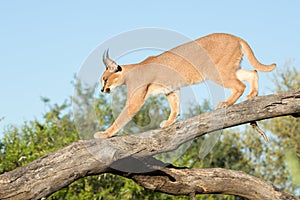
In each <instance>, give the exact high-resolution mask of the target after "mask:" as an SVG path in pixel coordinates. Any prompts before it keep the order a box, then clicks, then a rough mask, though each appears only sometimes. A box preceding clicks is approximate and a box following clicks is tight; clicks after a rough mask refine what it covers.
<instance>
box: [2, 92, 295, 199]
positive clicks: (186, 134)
mask: <svg viewBox="0 0 300 200" xmlns="http://www.w3.org/2000/svg"><path fill="white" fill-rule="evenodd" d="M299 114H300V89H297V90H294V91H289V92H285V93H280V94H275V95H268V96H261V97H255V98H253V99H251V100H250V101H245V102H242V103H239V104H236V105H233V106H231V107H229V108H227V109H218V110H214V111H212V112H208V113H204V114H202V115H199V116H196V117H193V118H190V119H188V120H185V121H181V122H178V123H175V124H174V125H172V126H170V127H168V128H164V129H159V130H151V131H147V132H144V133H140V134H134V135H129V136H121V137H113V138H109V139H98V140H96V139H93V140H85V141H78V142H75V143H73V144H70V145H69V146H67V147H65V148H63V149H60V150H58V151H55V152H53V153H51V154H49V155H46V156H43V157H41V158H39V159H37V160H35V161H33V162H31V163H29V164H28V165H26V166H24V167H20V168H17V169H15V170H13V171H10V172H7V173H5V174H2V175H0V199H3V200H4V199H41V198H42V197H47V196H49V195H50V194H52V193H54V192H55V191H58V190H59V189H61V188H63V187H65V186H67V185H69V184H70V183H72V182H74V181H75V180H77V179H78V178H81V177H85V176H89V175H95V174H102V173H107V172H109V173H114V174H120V175H123V176H125V177H129V178H132V179H133V180H135V181H136V182H137V183H138V184H140V185H142V186H144V187H146V188H150V189H152V190H158V191H162V192H166V193H170V194H177V195H178V194H181V195H190V196H191V197H192V198H193V197H194V195H195V194H208V193H222V194H234V195H238V196H243V197H247V198H249V199H272V200H274V199H297V198H296V197H293V196H292V195H289V194H286V193H284V192H282V191H278V190H277V189H276V188H275V187H273V186H272V185H270V184H268V183H266V182H264V181H262V180H259V179H257V178H255V177H252V176H250V175H247V174H245V173H242V172H238V171H231V170H225V169H176V168H174V167H167V166H166V165H164V164H163V163H161V162H159V161H156V160H154V159H153V158H151V156H153V155H155V154H159V153H161V152H167V151H172V150H174V149H176V148H178V147H179V146H180V145H181V144H183V143H185V142H187V141H189V140H192V139H194V138H197V137H199V136H202V135H204V134H207V133H209V132H213V131H216V130H220V129H223V128H228V127H233V126H237V125H240V124H245V123H249V122H253V121H259V120H263V119H268V118H274V117H279V116H285V115H293V116H299ZM224 156H226V155H224ZM133 163H134V165H133ZM128 172H131V173H128Z"/></svg>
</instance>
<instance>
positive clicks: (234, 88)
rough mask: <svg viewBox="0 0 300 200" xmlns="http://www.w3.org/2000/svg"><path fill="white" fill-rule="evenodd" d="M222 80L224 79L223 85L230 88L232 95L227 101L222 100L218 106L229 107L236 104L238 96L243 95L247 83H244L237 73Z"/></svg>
mask: <svg viewBox="0 0 300 200" xmlns="http://www.w3.org/2000/svg"><path fill="white" fill-rule="evenodd" d="M222 80H223V83H222V85H223V87H225V88H228V89H230V91H231V95H230V96H229V97H228V99H227V100H226V101H224V102H220V103H219V104H218V105H217V108H221V107H228V106H231V105H232V104H234V103H235V102H236V101H237V100H238V98H240V96H242V94H243V92H244V90H245V87H246V85H245V84H243V83H242V82H241V81H240V80H239V79H238V78H237V76H236V75H235V74H232V76H231V77H228V78H226V79H222Z"/></svg>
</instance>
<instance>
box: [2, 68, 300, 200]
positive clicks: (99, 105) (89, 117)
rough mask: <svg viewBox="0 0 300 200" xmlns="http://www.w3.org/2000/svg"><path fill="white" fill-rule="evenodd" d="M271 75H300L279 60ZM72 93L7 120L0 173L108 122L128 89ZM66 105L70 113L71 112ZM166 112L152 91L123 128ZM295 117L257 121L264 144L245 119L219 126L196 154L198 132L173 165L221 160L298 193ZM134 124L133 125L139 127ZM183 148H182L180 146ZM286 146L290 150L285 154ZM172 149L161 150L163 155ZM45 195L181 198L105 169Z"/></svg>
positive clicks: (289, 78) (293, 80)
mask: <svg viewBox="0 0 300 200" xmlns="http://www.w3.org/2000/svg"><path fill="white" fill-rule="evenodd" d="M273 82H274V83H275V86H276V88H275V90H276V91H283V90H288V89H294V88H299V86H300V78H299V72H298V71H297V70H296V68H288V67H285V68H284V70H282V71H280V70H278V71H277V75H276V76H275V78H274V80H273ZM74 86H75V94H76V95H75V97H74V98H72V104H71V103H70V101H65V102H63V103H62V104H60V105H59V104H52V103H51V102H50V100H49V99H47V98H42V101H43V102H44V103H45V105H47V107H48V111H47V112H46V113H45V114H44V115H43V116H42V117H41V118H40V119H39V120H37V119H34V120H32V121H28V122H25V123H24V124H23V125H22V126H21V127H17V126H10V127H9V128H7V129H6V130H5V131H4V134H3V135H4V136H3V138H1V140H0V173H4V172H7V171H10V170H13V169H15V168H17V167H20V166H24V165H26V164H27V163H29V162H31V161H33V160H35V159H37V158H39V157H41V156H43V155H46V154H48V153H50V152H53V151H55V150H57V149H60V148H62V147H64V146H66V145H68V144H69V143H71V142H74V141H77V140H79V139H90V138H92V137H93V133H94V132H95V131H98V130H104V129H106V128H107V127H108V126H109V125H110V124H111V123H112V122H113V121H114V118H115V117H116V115H117V114H118V112H120V110H121V109H122V108H123V107H124V104H125V100H126V90H124V89H122V88H121V90H119V91H118V92H117V94H116V95H115V96H113V101H110V100H109V99H107V98H106V97H105V96H103V95H101V94H98V93H97V96H96V97H95V96H94V93H95V87H86V86H85V85H82V84H81V83H79V82H75V83H74ZM72 109H73V111H74V113H72ZM210 109H211V108H210V106H209V103H208V102H207V101H205V102H203V104H202V105H201V106H191V108H190V112H189V115H188V116H184V118H187V117H190V116H194V115H198V114H200V113H202V112H207V111H209V110H210ZM168 114H169V108H168V105H167V101H166V99H165V98H164V97H153V98H150V99H149V100H148V101H147V102H146V104H145V105H144V106H143V107H142V109H141V111H139V113H137V114H136V116H135V117H134V119H133V122H132V123H133V124H129V125H127V127H125V128H124V129H123V130H124V132H121V134H128V133H134V132H140V131H144V130H147V129H152V128H157V127H158V124H159V122H160V121H161V120H163V119H166V118H167V116H168ZM299 122H300V121H299V118H293V117H282V118H276V119H271V120H268V121H266V122H264V123H261V124H263V128H264V130H267V134H268V135H269V137H270V139H271V141H270V142H269V143H265V142H264V141H263V140H262V138H261V137H260V135H259V134H257V133H256V132H255V131H253V130H252V129H251V127H250V126H247V125H246V126H244V127H240V128H232V129H229V130H226V131H223V133H222V135H221V137H220V140H219V142H218V143H217V145H216V147H215V148H213V149H212V152H211V153H210V154H208V155H207V156H206V157H204V158H199V151H200V148H201V145H202V144H203V139H204V137H201V138H198V139H196V140H194V141H192V142H190V143H189V144H188V145H186V146H185V148H182V149H179V151H178V152H176V153H177V154H180V157H179V158H178V159H177V160H175V161H174V162H173V164H174V165H177V166H188V167H197V168H211V167H222V168H227V169H235V170H242V171H245V172H247V173H250V174H252V175H255V176H257V177H260V178H262V179H263V180H265V181H269V182H271V183H273V184H275V185H276V186H277V187H280V188H282V189H284V190H285V191H288V192H291V193H297V191H298V192H299V190H300V189H299V186H297V184H299V182H298V181H299V180H298V179H295V180H294V179H292V177H293V176H292V175H291V173H293V174H294V176H295V174H296V175H298V173H299V165H298V163H299V161H300V156H299V155H300V145H299V142H298V141H300V135H299V130H300V127H299V126H300V123H299ZM137 127H138V128H137ZM180 151H181V152H180ZM286 152H291V154H287V153H286ZM168 156H171V155H170V154H164V155H161V156H160V158H161V159H163V160H167V157H168ZM49 199H70V200H72V199H74V200H75V199H76V200H77V199H105V200H106V199H108V200H110V199H111V200H113V199H145V200H148V199H149V200H150V199H151V200H152V199H153V200H159V199H164V200H187V199H189V198H188V197H185V196H173V195H168V194H162V193H159V192H153V191H151V190H147V189H144V188H142V187H140V186H138V185H137V184H136V183H134V182H133V181H132V180H129V179H125V178H123V177H120V176H117V175H112V174H103V175H99V176H90V177H86V178H82V179H79V180H77V181H75V182H74V183H72V184H71V185H69V186H68V187H66V188H64V189H62V190H60V191H58V192H56V193H54V194H53V195H51V196H50V197H49ZM197 199H198V200H200V199H206V200H212V199H219V200H221V199H228V200H241V199H243V198H240V197H234V196H230V195H198V196H197Z"/></svg>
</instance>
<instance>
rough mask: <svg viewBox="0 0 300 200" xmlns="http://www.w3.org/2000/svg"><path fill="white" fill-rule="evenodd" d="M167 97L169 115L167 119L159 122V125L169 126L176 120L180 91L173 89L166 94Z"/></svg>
mask: <svg viewBox="0 0 300 200" xmlns="http://www.w3.org/2000/svg"><path fill="white" fill-rule="evenodd" d="M167 99H168V102H169V105H170V109H171V112H170V115H169V118H168V120H164V121H162V122H161V123H160V127H161V128H163V127H166V126H170V125H171V124H173V123H174V122H175V121H176V118H177V116H178V115H179V112H180V111H179V103H180V92H179V90H175V91H173V92H171V93H169V94H167Z"/></svg>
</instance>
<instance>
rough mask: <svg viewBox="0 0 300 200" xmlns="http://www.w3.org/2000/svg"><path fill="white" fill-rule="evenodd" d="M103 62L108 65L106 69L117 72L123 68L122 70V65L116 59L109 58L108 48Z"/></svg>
mask: <svg viewBox="0 0 300 200" xmlns="http://www.w3.org/2000/svg"><path fill="white" fill-rule="evenodd" d="M103 63H104V64H105V66H106V70H109V71H110V72H116V71H121V70H122V69H121V70H120V66H119V65H118V64H117V63H116V62H115V61H113V60H112V59H110V58H109V56H108V49H107V50H106V51H104V53H103Z"/></svg>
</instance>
